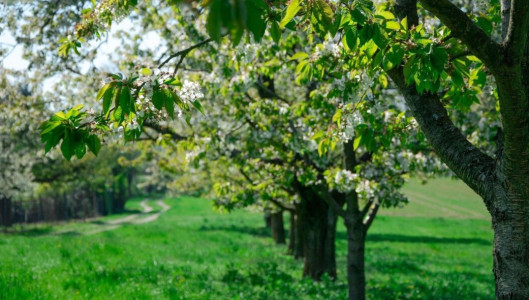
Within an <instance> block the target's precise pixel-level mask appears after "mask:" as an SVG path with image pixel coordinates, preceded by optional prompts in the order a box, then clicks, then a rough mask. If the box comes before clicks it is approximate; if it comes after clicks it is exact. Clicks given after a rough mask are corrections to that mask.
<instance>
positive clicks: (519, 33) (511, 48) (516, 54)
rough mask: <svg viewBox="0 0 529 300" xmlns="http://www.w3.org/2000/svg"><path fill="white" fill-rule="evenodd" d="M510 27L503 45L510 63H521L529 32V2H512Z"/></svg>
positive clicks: (517, 0)
mask: <svg viewBox="0 0 529 300" xmlns="http://www.w3.org/2000/svg"><path fill="white" fill-rule="evenodd" d="M510 9H511V10H510V18H509V27H508V30H507V36H506V37H505V39H504V41H503V44H504V47H505V50H506V54H507V55H506V57H507V60H508V62H511V63H516V64H517V63H520V61H521V58H522V55H523V53H524V51H525V45H526V43H527V32H528V31H529V1H527V0H512V2H511V7H510Z"/></svg>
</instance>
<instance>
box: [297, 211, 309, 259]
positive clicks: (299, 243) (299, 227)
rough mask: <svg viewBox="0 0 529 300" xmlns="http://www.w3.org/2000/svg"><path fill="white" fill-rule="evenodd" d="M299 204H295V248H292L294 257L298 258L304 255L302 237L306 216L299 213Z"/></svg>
mask: <svg viewBox="0 0 529 300" xmlns="http://www.w3.org/2000/svg"><path fill="white" fill-rule="evenodd" d="M300 211H301V206H300V205H299V204H296V212H297V213H296V220H295V229H294V231H295V239H296V241H295V248H294V258H295V259H300V258H303V257H304V252H303V251H304V250H303V249H305V240H304V237H303V234H304V229H305V228H306V225H305V220H306V218H305V217H304V216H303V215H302V214H300V213H299V212H300Z"/></svg>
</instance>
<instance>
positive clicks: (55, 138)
mask: <svg viewBox="0 0 529 300" xmlns="http://www.w3.org/2000/svg"><path fill="white" fill-rule="evenodd" d="M59 128H60V127H59ZM60 129H61V130H60V131H55V132H53V133H49V134H47V135H46V136H42V139H43V142H44V141H45V142H46V146H44V151H45V152H46V153H48V152H50V150H51V149H52V148H53V147H55V146H57V145H58V144H59V142H60V141H61V138H62V137H63V133H64V129H63V128H60Z"/></svg>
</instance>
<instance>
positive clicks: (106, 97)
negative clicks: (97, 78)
mask: <svg viewBox="0 0 529 300" xmlns="http://www.w3.org/2000/svg"><path fill="white" fill-rule="evenodd" d="M113 95H114V90H113V89H108V90H107V91H106V92H105V95H104V96H103V114H104V115H107V113H108V111H109V109H110V104H111V103H112V96H113Z"/></svg>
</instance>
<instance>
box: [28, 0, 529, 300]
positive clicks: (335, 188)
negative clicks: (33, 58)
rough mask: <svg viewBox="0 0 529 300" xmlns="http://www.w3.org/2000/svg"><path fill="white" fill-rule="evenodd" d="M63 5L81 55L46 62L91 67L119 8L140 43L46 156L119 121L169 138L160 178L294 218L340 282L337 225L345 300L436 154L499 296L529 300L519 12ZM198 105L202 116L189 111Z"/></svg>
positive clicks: (85, 143) (329, 4)
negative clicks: (484, 221) (148, 41)
mask: <svg viewBox="0 0 529 300" xmlns="http://www.w3.org/2000/svg"><path fill="white" fill-rule="evenodd" d="M177 2H178V1H177ZM78 3H81V2H78ZM418 4H419V5H418ZM58 5H59V4H58V3H56V5H55V6H53V5H51V8H49V7H48V8H47V9H50V10H51V11H55V13H58V14H59V15H60V13H59V12H60V11H61V10H60V9H59V8H61V9H64V8H65V7H69V8H70V9H71V10H72V11H73V14H74V15H75V16H76V18H78V19H77V20H79V22H78V23H77V24H76V25H75V27H74V28H75V32H73V33H74V34H70V35H68V34H67V33H66V32H67V30H68V29H67V28H68V27H69V26H70V27H69V28H70V29H71V28H72V27H71V24H68V22H63V23H60V24H61V26H57V27H54V30H55V31H57V30H59V31H60V30H62V36H65V38H63V39H62V40H61V43H62V45H61V47H60V49H59V54H60V55H62V56H63V57H66V56H68V54H70V53H74V52H76V53H78V55H73V56H69V57H68V58H60V57H58V56H53V58H54V59H55V61H54V63H55V65H57V66H60V65H61V64H62V63H61V62H62V61H63V60H66V61H71V60H75V59H77V58H82V59H87V58H90V57H91V56H92V57H93V55H95V54H94V53H96V52H97V48H96V47H87V46H88V44H87V43H84V39H92V38H94V37H97V36H101V35H103V34H104V33H105V32H106V31H107V29H108V28H109V26H110V25H112V23H113V22H114V21H115V20H116V19H121V18H123V17H124V16H128V15H130V16H131V17H133V19H135V20H137V22H138V23H137V24H138V28H137V30H138V32H139V33H138V34H136V35H134V36H133V34H132V33H131V32H126V33H125V34H124V35H122V36H125V37H131V39H124V40H127V42H124V43H123V46H122V47H120V48H119V49H117V52H118V53H122V54H124V55H123V59H121V62H122V63H120V64H118V65H119V67H120V68H119V69H120V70H121V71H122V72H123V73H125V74H126V75H125V76H124V75H121V74H112V75H111V76H109V81H108V82H106V84H105V85H104V86H103V88H102V89H100V91H99V94H98V96H97V98H98V99H102V113H101V114H100V113H97V114H95V115H94V114H88V113H86V111H84V110H82V109H80V108H79V107H76V108H74V109H73V110H70V113H68V114H57V115H56V116H54V118H52V119H51V120H50V121H49V122H47V123H45V125H44V126H43V127H42V130H43V131H42V133H43V139H44V141H46V142H47V144H48V145H47V147H48V148H51V147H53V146H55V145H59V144H60V145H61V150H62V152H63V154H64V155H65V156H66V157H67V158H70V157H71V156H72V155H74V154H75V155H77V156H78V157H82V156H83V155H84V153H85V152H86V149H87V148H88V150H90V151H92V152H98V150H99V147H98V145H99V140H100V139H99V138H98V137H97V136H98V135H100V134H101V133H102V132H105V131H108V130H109V129H111V128H112V127H113V128H117V127H118V126H122V127H120V128H123V131H124V136H125V138H126V139H129V140H130V139H145V138H147V139H150V138H152V137H153V132H158V133H161V134H162V135H161V138H160V139H159V141H160V143H162V144H167V145H172V144H173V143H174V142H175V141H178V142H179V143H178V144H177V145H176V147H175V148H174V149H169V150H165V151H163V157H164V159H165V160H166V161H165V162H166V167H167V169H169V170H173V171H174V170H180V171H185V172H186V173H185V175H189V176H183V177H184V179H186V180H185V181H187V182H189V181H191V180H190V179H191V178H192V177H195V175H196V177H197V178H201V180H203V181H202V182H211V183H214V185H215V190H216V192H217V194H218V201H217V206H219V207H223V208H226V209H233V208H235V207H240V206H258V207H261V208H264V209H272V210H276V209H278V208H283V209H290V210H291V211H292V212H293V213H294V216H295V217H294V218H293V219H294V220H295V222H300V224H304V225H302V226H299V227H297V228H298V229H300V228H303V230H299V231H300V233H299V234H295V236H300V240H299V241H303V243H299V244H300V245H301V244H303V255H304V256H305V268H304V269H305V274H306V275H308V276H312V277H315V278H318V276H319V275H321V273H323V272H328V273H330V274H333V267H332V266H333V263H332V259H327V258H329V257H330V256H329V255H327V256H325V259H327V261H326V262H325V263H320V262H323V261H325V259H323V258H321V257H322V255H323V254H322V253H331V252H332V251H331V250H330V249H332V247H333V246H332V243H331V242H330V241H333V240H334V239H333V232H334V231H333V230H334V229H332V228H333V227H334V226H335V224H336V218H337V217H342V218H343V219H344V221H345V224H346V227H347V230H348V247H349V254H348V278H349V296H350V298H351V299H363V298H364V297H365V295H364V284H365V278H364V274H363V255H364V253H363V251H364V246H363V245H364V241H365V236H366V232H367V229H368V228H369V225H370V224H371V222H372V220H373V218H374V216H375V215H376V212H377V211H378V209H379V207H380V206H396V205H399V204H400V203H403V202H405V199H404V198H403V197H402V196H401V195H400V194H399V193H398V188H399V187H400V186H401V185H402V182H403V177H405V176H408V175H410V174H413V173H415V172H419V173H423V172H430V171H436V172H437V171H440V172H444V170H443V167H441V166H440V165H439V164H438V163H436V160H435V159H434V158H432V157H431V154H432V152H435V153H436V154H437V155H438V157H440V158H441V160H442V161H443V162H444V163H445V164H446V165H447V166H448V167H449V168H450V169H451V171H452V172H454V173H455V174H456V175H457V176H458V177H460V178H461V179H462V180H463V181H465V182H466V183H467V184H468V185H469V186H470V187H471V188H472V189H473V190H474V191H476V193H478V194H479V195H481V196H482V197H483V199H484V203H485V205H486V206H487V208H488V210H489V212H490V213H491V216H492V224H493V228H494V231H495V241H494V252H493V254H494V273H495V278H496V295H497V297H498V298H499V299H524V298H527V297H529V289H528V287H529V284H528V283H529V264H528V261H527V260H528V257H529V255H527V251H529V250H527V249H529V247H527V245H528V244H529V231H528V230H527V228H528V226H529V223H528V221H527V220H529V218H527V215H529V210H528V209H527V208H528V207H529V206H528V205H527V199H528V197H527V196H528V193H529V190H528V188H527V187H528V184H527V180H526V179H525V178H526V176H524V175H525V174H526V173H527V171H526V170H525V169H526V167H527V165H528V164H527V161H526V160H527V155H526V148H527V145H526V144H527V142H528V139H529V135H528V132H527V128H526V127H527V126H529V125H527V124H529V122H527V116H528V114H527V111H526V110H527V109H528V108H527V105H528V103H529V102H528V101H527V100H528V99H527V97H528V96H527V95H529V94H528V93H529V91H528V90H527V86H529V85H528V84H527V82H526V81H527V78H526V77H527V74H529V72H528V70H527V66H528V64H527V57H528V55H529V54H528V53H529V51H528V50H527V49H529V48H528V47H529V46H527V35H528V34H527V32H528V26H529V15H528V14H529V13H528V11H529V10H528V9H527V8H528V7H527V5H528V4H527V2H524V1H515V0H512V1H510V0H502V1H499V2H497V1H492V2H491V3H490V4H488V5H483V4H482V3H478V2H476V3H474V2H473V1H465V2H464V3H457V2H454V3H452V2H449V1H448V0H443V1H430V0H421V1H419V2H418V1H415V0H397V1H393V2H387V3H376V4H375V3H372V2H370V1H363V0H362V1H345V0H343V1H326V0H314V1H298V0H291V1H288V3H285V2H282V1H260V0H256V1H244V0H234V1H228V0H212V1H204V2H203V3H195V2H190V3H185V4H182V3H181V4H176V3H160V4H156V6H155V7H154V6H153V5H152V4H150V3H140V4H138V3H136V1H125V0H120V1H118V0H113V1H103V2H99V3H98V2H96V3H95V4H94V6H91V5H90V4H87V3H81V4H77V5H78V7H77V9H76V8H75V7H74V8H72V7H73V5H71V4H70V3H62V4H60V5H64V7H59V8H58ZM35 15H36V14H35ZM34 21H35V22H40V21H38V20H37V19H34ZM57 28H58V29H57ZM148 31H154V32H157V33H158V35H159V36H160V37H161V39H162V42H161V45H162V47H157V49H158V50H156V49H145V48H142V47H141V45H142V38H143V37H144V36H146V33H147V32H148ZM246 33H248V34H246ZM48 37H49V38H52V39H53V35H49V36H48ZM175 37H178V39H176V40H175ZM41 42H42V41H41ZM214 42H215V43H214ZM83 43H84V44H83ZM160 49H163V50H160ZM72 57H74V58H72ZM155 57H157V59H155ZM43 63H44V62H43ZM77 65H79V64H77ZM114 73H116V72H114ZM196 82H199V83H200V84H198V85H197V83H196ZM200 87H202V89H201V88H200ZM489 92H490V93H489ZM193 107H195V108H196V109H197V110H198V111H201V112H202V113H206V116H205V117H195V118H191V115H192V114H193V112H194V110H193V109H191V108H193ZM411 116H413V118H411ZM169 117H182V119H185V120H186V122H187V123H188V124H191V125H192V126H191V127H186V126H185V125H183V124H182V123H181V122H175V121H171V120H169V119H168V118H169ZM415 120H416V121H415ZM417 125H418V127H419V128H420V130H421V131H420V132H417V131H416V129H417ZM425 139H427V140H428V144H427V143H426V142H425ZM173 151H174V152H173ZM183 152H187V155H186V156H185V157H184V158H181V157H178V158H177V155H176V154H178V153H183ZM171 154H174V155H171ZM182 161H184V162H192V165H193V166H194V167H195V168H190V167H189V166H187V165H181V164H180V162H182ZM197 169H198V170H200V172H199V171H197ZM204 179H207V180H208V181H205V180H204ZM178 184H181V183H178ZM186 184H187V185H188V186H193V184H192V183H186ZM334 228H335V227H334ZM305 229H306V230H305ZM303 231H305V232H303ZM296 241H297V240H296ZM314 262H317V263H314ZM329 262H330V263H329Z"/></svg>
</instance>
